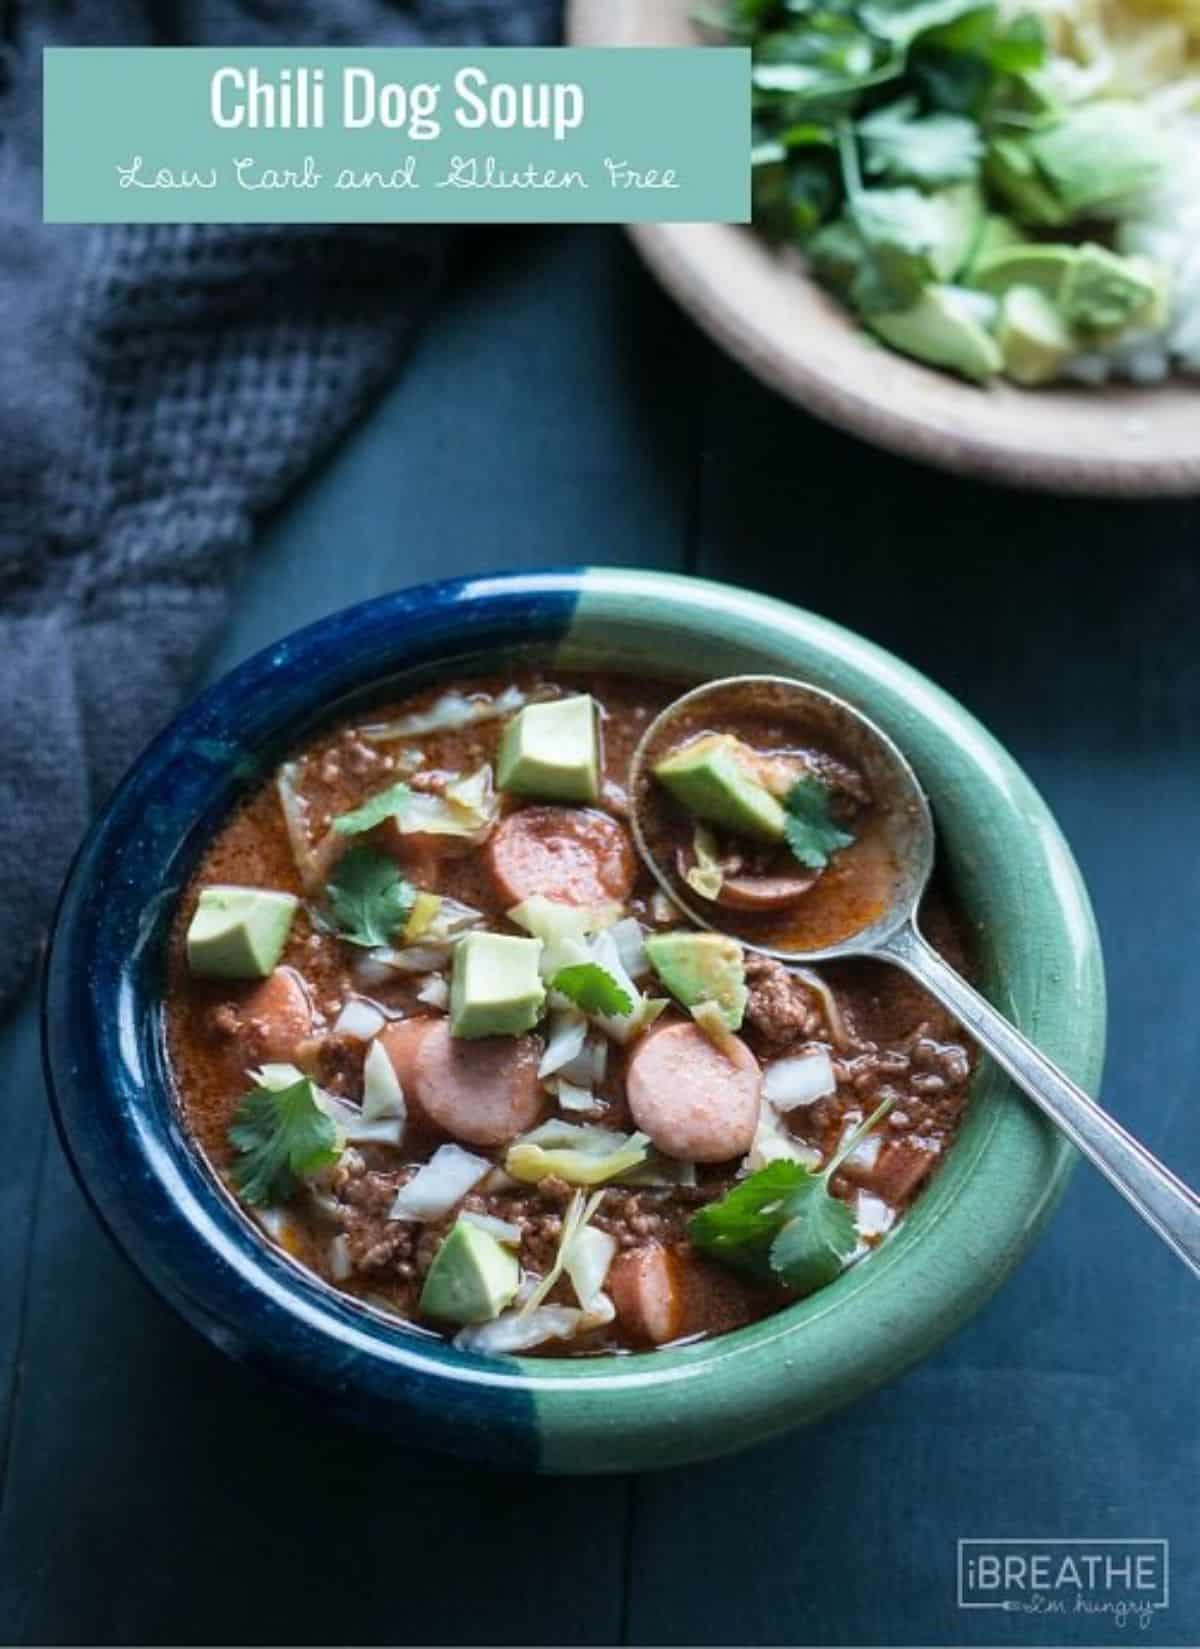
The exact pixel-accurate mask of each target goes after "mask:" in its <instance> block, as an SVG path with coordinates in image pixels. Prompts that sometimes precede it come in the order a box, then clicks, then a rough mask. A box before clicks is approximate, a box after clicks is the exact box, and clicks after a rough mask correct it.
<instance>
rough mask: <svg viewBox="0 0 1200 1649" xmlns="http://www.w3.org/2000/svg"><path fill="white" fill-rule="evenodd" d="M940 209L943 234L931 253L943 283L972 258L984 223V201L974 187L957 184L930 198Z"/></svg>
mask: <svg viewBox="0 0 1200 1649" xmlns="http://www.w3.org/2000/svg"><path fill="white" fill-rule="evenodd" d="M929 200H930V203H931V205H934V206H936V207H937V208H938V210H939V212H940V213H941V219H942V232H941V234H940V236H939V237H938V240H937V244H936V245H935V246H934V247H933V248H932V249H931V252H930V260H929V261H930V263H931V264H932V266H933V272H934V274H935V275H936V276H937V278H938V279H939V280H942V281H950V280H953V279H954V277H955V275H957V274H958V272H959V270H960V269H961V268H962V267H963V265H964V264H965V263H966V261H967V259H968V258H969V257H970V255H971V248H972V247H973V246H974V244H975V242H976V240H977V238H978V236H979V229H980V225H981V224H982V222H983V197H982V195H981V194H980V193H979V190H978V189H977V188H976V187H975V185H974V184H973V183H956V184H955V185H954V186H953V187H952V188H949V189H939V190H938V191H937V193H936V194H933V195H930V196H929Z"/></svg>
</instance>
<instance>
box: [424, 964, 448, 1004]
mask: <svg viewBox="0 0 1200 1649" xmlns="http://www.w3.org/2000/svg"><path fill="white" fill-rule="evenodd" d="M417 1001H418V1002H425V1003H427V1004H428V1005H429V1006H430V1007H431V1008H443V1009H444V1008H448V1007H449V1006H450V986H449V984H448V983H447V980H446V976H445V975H444V974H441V973H427V974H426V975H425V977H424V979H422V981H421V988H420V990H419V991H418V992H417Z"/></svg>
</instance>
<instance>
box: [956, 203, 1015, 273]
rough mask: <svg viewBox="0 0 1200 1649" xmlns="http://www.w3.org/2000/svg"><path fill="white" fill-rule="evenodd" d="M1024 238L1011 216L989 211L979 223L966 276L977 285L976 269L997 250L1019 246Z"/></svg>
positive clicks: (1001, 250) (968, 260)
mask: <svg viewBox="0 0 1200 1649" xmlns="http://www.w3.org/2000/svg"><path fill="white" fill-rule="evenodd" d="M1024 239H1025V236H1024V234H1023V233H1022V231H1021V230H1020V229H1019V228H1018V227H1017V225H1016V224H1015V223H1014V222H1013V220H1012V219H1011V218H1006V217H1005V216H1004V215H1003V214H1002V213H1000V212H988V213H987V215H986V216H985V217H984V220H983V222H982V223H981V224H980V225H979V233H978V235H977V236H976V237H975V244H974V246H973V247H972V248H971V256H970V257H969V258H968V259H967V275H966V278H967V279H968V280H969V281H970V282H971V284H972V285H973V286H974V285H976V284H977V282H976V280H975V271H976V270H977V269H978V268H979V265H980V264H981V263H984V262H985V261H986V260H987V259H988V258H990V257H992V256H993V255H994V254H995V253H997V252H1003V251H1006V250H1007V248H1008V247H1010V246H1019V245H1020V244H1021V242H1022V241H1024Z"/></svg>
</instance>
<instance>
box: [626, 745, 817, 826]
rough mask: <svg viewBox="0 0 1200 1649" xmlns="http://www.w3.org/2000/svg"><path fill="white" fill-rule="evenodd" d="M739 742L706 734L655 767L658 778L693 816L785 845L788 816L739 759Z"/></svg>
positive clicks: (655, 774)
mask: <svg viewBox="0 0 1200 1649" xmlns="http://www.w3.org/2000/svg"><path fill="white" fill-rule="evenodd" d="M741 748H742V747H741V745H740V743H739V741H738V740H737V739H735V738H732V737H730V736H729V735H728V734H725V733H706V734H703V735H702V736H701V737H700V738H698V739H692V740H691V741H690V743H688V744H685V745H684V746H683V748H682V749H681V750H676V751H675V752H674V753H673V754H672V755H670V756H666V757H664V759H663V760H662V761H660V762H657V763H656V764H655V768H654V776H655V778H656V779H657V780H658V781H659V783H660V784H663V785H665V786H666V788H667V789H668V790H669V791H670V792H671V794H672V796H674V797H675V799H676V801H678V802H682V804H683V806H684V807H686V808H687V810H688V812H689V813H693V814H695V816H696V817H697V818H698V819H705V820H707V821H708V823H709V824H715V825H720V826H722V827H723V828H724V829H725V830H732V831H733V833H734V834H735V835H737V836H752V837H754V838H755V839H756V840H758V841H764V842H778V841H782V840H783V825H784V817H785V815H784V811H783V808H782V807H781V806H780V804H779V803H778V802H777V801H776V799H775V797H774V796H772V794H771V792H770V791H769V790H767V789H766V788H765V786H763V785H761V784H759V782H758V780H757V779H755V778H754V777H753V776H752V775H751V774H750V772H749V771H748V770H747V768H746V766H745V763H744V761H743V760H742V759H739V755H738V752H739V750H740V749H741Z"/></svg>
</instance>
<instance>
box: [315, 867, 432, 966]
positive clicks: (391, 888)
mask: <svg viewBox="0 0 1200 1649" xmlns="http://www.w3.org/2000/svg"><path fill="white" fill-rule="evenodd" d="M325 891H326V893H327V895H328V898H329V909H330V913H331V914H332V916H333V920H334V922H335V923H336V925H337V930H338V932H339V934H340V935H341V937H342V938H343V939H345V940H347V941H348V943H350V944H351V945H365V946H371V945H386V944H388V943H389V942H390V940H392V939H393V938H394V937H395V935H396V932H397V930H398V929H399V928H401V927H402V926H403V924H404V923H405V921H407V919H408V914H409V912H410V911H411V910H412V907H413V902H414V901H415V899H416V897H417V890H416V888H414V887H413V885H412V883H411V882H409V881H406V880H405V878H404V877H403V876H402V875H401V874H400V871H399V870H398V868H397V866H396V864H395V862H394V860H392V859H389V858H388V857H387V855H386V854H384V853H378V852H376V850H375V849H374V848H373V847H368V846H366V845H365V844H364V845H362V846H360V847H352V848H351V849H350V851H349V852H348V853H345V854H343V855H342V857H341V859H339V860H338V863H337V864H336V865H335V867H334V870H333V874H332V875H331V876H330V878H329V881H328V882H327V883H326V888H325Z"/></svg>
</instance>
